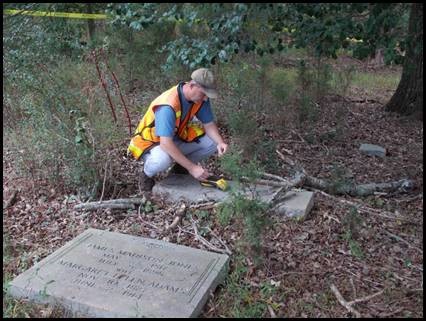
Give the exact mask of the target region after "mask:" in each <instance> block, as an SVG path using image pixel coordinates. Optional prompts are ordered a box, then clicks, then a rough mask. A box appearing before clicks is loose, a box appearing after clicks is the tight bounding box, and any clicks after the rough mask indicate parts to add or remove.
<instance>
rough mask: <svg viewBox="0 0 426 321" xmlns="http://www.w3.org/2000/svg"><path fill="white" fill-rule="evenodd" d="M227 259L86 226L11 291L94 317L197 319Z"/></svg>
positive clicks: (17, 280) (19, 279)
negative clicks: (85, 228)
mask: <svg viewBox="0 0 426 321" xmlns="http://www.w3.org/2000/svg"><path fill="white" fill-rule="evenodd" d="M228 262H229V257H228V256H227V255H224V254H218V253H213V252H208V251H203V250H199V249H194V248H190V247H186V246H182V245H177V244H173V243H168V242H164V241H159V240H154V239H148V238H143V237H136V236H131V235H125V234H121V233H116V232H108V231H102V230H97V229H92V228H90V229H88V230H86V231H85V232H83V233H82V234H80V235H79V236H77V237H76V238H75V239H73V240H72V241H70V242H68V243H67V244H65V245H64V246H63V247H62V248H60V249H59V250H57V251H55V252H54V253H52V254H51V255H49V256H47V257H46V258H45V259H43V260H41V261H40V262H38V263H37V264H35V265H34V266H33V267H32V268H30V269H29V270H27V271H25V272H24V273H22V274H20V275H19V276H17V277H16V278H15V279H14V280H13V281H12V282H11V283H10V294H11V295H12V296H14V297H16V298H24V297H25V298H29V299H30V300H33V301H36V302H40V303H51V304H58V303H59V304H61V305H62V306H64V307H66V308H67V309H69V310H71V311H73V312H74V313H75V314H76V315H82V316H92V317H163V318H169V317H197V316H198V315H199V314H200V312H201V310H202V308H203V306H204V304H205V303H206V302H207V299H208V297H209V294H210V291H213V290H214V289H215V287H216V286H217V285H218V284H219V283H221V282H222V281H223V280H224V277H225V276H226V274H227V269H228Z"/></svg>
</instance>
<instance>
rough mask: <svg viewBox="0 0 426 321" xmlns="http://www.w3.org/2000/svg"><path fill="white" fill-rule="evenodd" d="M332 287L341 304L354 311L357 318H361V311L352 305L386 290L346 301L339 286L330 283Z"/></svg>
mask: <svg viewBox="0 0 426 321" xmlns="http://www.w3.org/2000/svg"><path fill="white" fill-rule="evenodd" d="M330 289H331V291H332V292H333V293H334V295H335V296H336V298H337V300H338V301H339V303H340V304H341V305H343V306H344V307H345V308H346V309H347V310H348V311H349V312H351V313H353V314H354V315H355V316H356V317H357V318H361V313H359V312H358V311H357V310H355V309H354V308H353V307H352V305H354V304H356V303H360V302H365V301H368V300H371V299H372V298H374V297H376V296H378V295H380V294H382V293H383V291H384V290H381V291H379V292H376V293H374V294H371V295H368V296H366V297H363V298H359V299H355V300H353V301H350V302H348V301H346V300H345V299H344V298H343V296H342V294H341V293H340V292H339V290H338V289H337V287H336V286H335V285H334V284H331V285H330Z"/></svg>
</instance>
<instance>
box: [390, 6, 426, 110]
mask: <svg viewBox="0 0 426 321" xmlns="http://www.w3.org/2000/svg"><path fill="white" fill-rule="evenodd" d="M385 108H386V110H387V111H393V112H397V113H400V114H404V115H410V114H418V115H419V116H423V3H413V4H412V6H411V11H410V20H409V26H408V39H407V52H406V56H405V60H404V64H403V70H402V76H401V81H400V83H399V85H398V88H397V89H396V92H395V94H394V95H393V96H392V98H391V100H390V101H389V102H388V104H387V105H386V107H385Z"/></svg>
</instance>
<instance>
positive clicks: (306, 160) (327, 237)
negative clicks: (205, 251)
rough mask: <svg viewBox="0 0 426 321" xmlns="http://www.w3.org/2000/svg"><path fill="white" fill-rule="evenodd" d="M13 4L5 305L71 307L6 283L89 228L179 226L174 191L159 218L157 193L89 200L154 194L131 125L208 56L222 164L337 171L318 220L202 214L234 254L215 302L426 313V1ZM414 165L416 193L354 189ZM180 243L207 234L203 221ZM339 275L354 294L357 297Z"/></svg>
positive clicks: (18, 311)
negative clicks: (363, 148) (11, 290)
mask: <svg viewBox="0 0 426 321" xmlns="http://www.w3.org/2000/svg"><path fill="white" fill-rule="evenodd" d="M10 9H18V10H28V11H29V12H34V11H39V12H40V11H42V12H56V13H60V12H80V13H101V14H106V16H107V19H71V18H62V17H45V16H34V15H30V14H23V12H20V13H19V12H18V13H13V14H5V10H10ZM3 10H4V14H3V145H4V147H3V173H4V179H3V189H4V191H3V197H4V199H5V200H6V204H5V205H4V210H3V226H4V227H3V244H4V245H3V250H4V253H5V254H4V257H3V275H4V282H3V291H4V294H6V296H5V298H4V300H3V315H4V316H19V315H21V316H28V315H30V316H51V315H53V314H55V313H56V314H58V315H59V316H63V315H64V314H66V313H67V312H65V311H57V310H55V309H53V310H52V309H51V308H48V307H43V306H33V305H31V306H29V305H27V304H23V303H22V302H18V301H16V300H13V299H12V298H10V297H8V296H7V283H8V281H10V279H11V278H13V277H14V276H16V275H18V274H19V273H21V272H23V271H24V270H26V269H27V268H28V267H30V266H32V265H33V264H34V263H35V262H37V261H39V260H40V259H42V258H43V257H45V256H47V255H48V254H50V253H51V252H52V251H54V250H56V249H57V248H59V247H60V246H61V245H63V244H65V243H66V242H67V241H69V240H71V239H72V238H74V237H75V236H76V235H78V234H79V233H81V232H82V231H83V230H84V229H86V228H87V227H95V228H102V229H109V230H113V231H119V232H125V233H130V234H134V235H141V236H147V235H148V236H150V237H154V238H155V237H158V238H160V236H161V237H164V235H163V234H162V233H160V232H159V231H158V229H159V230H161V229H162V228H164V227H165V226H167V225H168V224H169V222H171V220H172V219H173V215H171V213H173V209H171V210H170V209H169V212H167V211H166V208H167V206H166V205H165V204H163V202H162V200H155V199H151V200H149V201H147V202H146V204H145V205H144V207H143V208H142V212H143V213H144V216H143V219H141V216H140V215H141V214H140V211H141V208H139V211H136V212H138V213H139V215H132V211H127V212H124V213H117V212H116V211H108V210H99V211H98V212H94V213H93V212H92V213H90V214H87V213H86V214H87V215H84V216H82V215H81V213H78V212H76V211H73V207H74V205H76V204H77V203H80V202H87V201H90V200H99V199H101V200H102V199H114V198H118V197H123V196H132V195H135V194H138V193H139V191H138V189H137V183H136V182H137V177H136V174H137V164H135V162H133V161H132V160H131V159H130V158H128V157H127V155H126V148H127V145H128V142H129V139H130V137H131V135H132V133H133V131H134V129H135V127H136V125H137V123H138V121H139V119H140V117H141V116H142V115H143V113H144V112H145V110H146V108H147V106H148V105H149V103H150V102H151V100H152V99H153V98H155V97H156V96H158V94H160V93H161V92H162V91H164V90H165V89H167V88H169V87H171V86H173V85H175V84H176V83H177V82H178V81H181V80H187V79H188V76H189V75H190V73H191V71H192V70H193V69H195V68H198V67H209V68H211V69H212V70H213V71H214V73H215V74H216V75H217V77H218V84H219V87H220V93H221V95H220V97H219V98H218V99H217V100H216V101H214V102H213V108H214V113H215V116H216V119H217V122H218V124H219V127H220V129H221V131H222V133H223V134H224V136H225V137H226V138H227V139H228V141H229V143H230V145H231V152H230V153H229V155H228V157H225V158H224V159H222V160H219V159H214V160H213V161H212V162H211V163H210V164H209V166H210V167H211V169H212V170H213V171H219V172H220V173H226V174H228V175H231V176H232V177H234V178H241V177H243V176H252V178H253V179H255V178H256V177H254V176H256V175H259V173H260V172H261V171H265V172H268V173H271V174H273V175H278V176H281V177H289V176H291V175H292V174H294V171H293V168H292V167H289V166H288V165H289V163H290V164H294V163H297V164H298V166H299V168H303V169H304V170H305V171H306V172H308V173H309V174H310V175H313V176H315V177H317V178H319V179H322V180H326V181H327V182H328V183H327V184H326V188H321V187H324V186H317V189H316V205H315V208H314V209H313V212H312V214H311V218H310V219H309V220H306V221H304V222H295V221H287V222H282V221H280V220H279V219H278V218H276V217H275V216H274V215H273V213H272V210H271V209H270V208H267V207H265V205H264V204H261V203H260V202H249V201H247V200H244V199H241V198H238V196H236V197H235V199H234V200H233V202H232V203H230V204H228V206H225V207H219V208H208V209H204V210H199V209H198V210H190V211H189V212H188V213H187V215H191V217H192V216H194V217H196V218H197V219H198V224H200V226H202V227H204V229H203V231H204V232H203V233H204V234H203V235H204V236H205V237H206V238H207V239H209V240H211V241H212V242H213V241H214V235H220V237H221V238H222V239H223V240H224V241H225V242H226V243H227V244H228V246H229V248H230V249H231V250H232V251H233V253H234V254H235V255H234V256H233V258H232V260H231V271H230V274H229V277H228V279H227V281H226V284H225V286H223V287H220V288H219V290H218V291H217V293H216V294H215V295H212V298H211V299H210V300H209V302H208V304H207V305H206V307H205V309H204V311H203V315H204V316H206V317H211V316H226V317H232V316H234V317H265V316H270V317H274V316H279V317H284V316H310V317H325V316H330V317H342V316H358V315H362V316H379V317H386V316H415V317H422V316H423V308H422V306H423V302H422V301H423V277H422V271H423V268H422V266H423V265H422V264H423V252H422V246H423V245H422V241H421V240H422V236H423V210H422V204H423V193H422V191H423V179H422V172H423V145H422V141H423V123H422V120H421V116H422V109H423V5H422V4H402V3H389V4H355V3H353V4H351V3H345V4H322V3H319V4H275V3H274V4H238V3H237V4H150V3H148V4H126V3H121V4H98V3H91V4H81V3H79V4H73V3H66V4H65V3H62V4H12V3H8V4H3ZM360 143H373V144H374V143H376V144H380V145H383V146H384V147H386V149H387V150H388V152H387V155H386V157H385V158H378V157H368V156H365V155H362V154H361V153H360V152H359V151H358V148H359V145H360ZM289 159H290V160H289ZM401 179H410V180H412V181H413V182H414V184H413V186H412V188H410V190H409V191H402V190H392V191H390V192H383V191H382V192H375V193H371V194H369V195H367V196H359V195H348V193H345V192H342V190H344V189H342V188H341V187H342V186H348V185H351V186H353V185H356V184H365V183H382V182H392V181H398V180H401ZM313 190H315V189H313ZM166 212H167V215H166V214H165V213H166ZM133 214H136V213H135V211H133ZM144 222H148V223H147V224H145V223H144ZM271 222H275V224H273V223H271ZM182 225H184V221H183V223H182ZM153 226H155V228H153ZM156 229H157V230H156ZM209 231H210V232H209ZM213 231H214V233H213ZM167 240H168V241H171V242H176V243H180V244H184V245H189V246H194V247H199V248H203V244H201V243H197V241H196V240H194V239H193V238H191V237H190V235H186V236H185V237H183V236H180V234H176V233H175V234H171V235H168V236H167ZM301 275H302V276H303V280H302V279H301V278H300V276H301ZM331 285H334V287H332V286H331ZM335 288H338V289H339V291H340V292H341V293H342V294H343V297H345V298H347V302H346V303H348V302H352V303H350V304H349V305H348V304H346V305H345V304H342V302H341V301H339V300H338V298H337V296H336V292H335V290H333V289H335ZM228 298H233V300H229V299H228Z"/></svg>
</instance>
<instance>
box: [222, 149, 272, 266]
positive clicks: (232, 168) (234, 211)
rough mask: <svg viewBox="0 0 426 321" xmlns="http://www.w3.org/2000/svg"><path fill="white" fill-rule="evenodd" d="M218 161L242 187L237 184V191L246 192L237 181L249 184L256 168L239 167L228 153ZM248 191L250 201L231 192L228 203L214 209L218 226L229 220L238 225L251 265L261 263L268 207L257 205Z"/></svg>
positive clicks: (251, 165)
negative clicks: (249, 255) (236, 221)
mask: <svg viewBox="0 0 426 321" xmlns="http://www.w3.org/2000/svg"><path fill="white" fill-rule="evenodd" d="M222 158H223V160H222V162H221V165H222V166H223V169H224V170H225V171H226V172H227V173H231V174H232V175H233V176H232V177H233V179H234V180H235V181H237V182H239V183H240V184H242V186H240V184H237V186H238V187H237V188H241V187H242V191H244V189H249V187H248V185H246V183H242V182H241V179H242V178H244V177H245V178H246V179H248V182H253V181H254V180H255V179H256V177H257V175H258V174H257V173H258V171H259V166H258V164H256V162H255V161H253V160H252V161H250V162H249V163H248V164H242V163H241V158H240V157H239V154H238V153H235V151H232V150H231V152H230V153H228V155H224V156H223V157H222ZM250 191H251V195H252V197H251V198H248V197H247V196H246V195H244V194H243V193H242V192H241V190H232V191H231V195H232V196H231V198H230V200H229V201H227V202H224V203H222V204H221V205H220V206H219V208H218V220H219V223H220V224H222V225H227V224H230V222H231V221H232V219H236V220H238V221H241V222H242V224H243V229H244V231H243V235H244V241H245V244H246V245H247V247H248V250H249V251H250V253H251V255H252V257H253V259H254V261H255V263H256V264H260V262H261V261H262V258H261V249H262V247H261V244H262V235H263V231H264V229H265V227H266V226H268V224H270V219H269V218H268V216H267V209H268V204H266V203H263V202H262V201H260V199H259V198H258V197H257V194H256V190H250Z"/></svg>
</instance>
